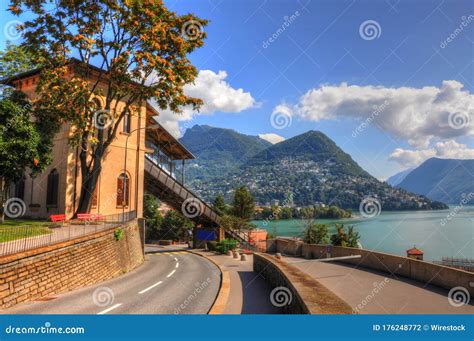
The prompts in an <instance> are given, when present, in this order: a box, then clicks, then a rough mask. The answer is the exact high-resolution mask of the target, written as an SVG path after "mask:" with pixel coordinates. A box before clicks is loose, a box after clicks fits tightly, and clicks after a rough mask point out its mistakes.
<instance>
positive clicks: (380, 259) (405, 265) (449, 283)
mask: <svg viewBox="0 0 474 341" xmlns="http://www.w3.org/2000/svg"><path fill="white" fill-rule="evenodd" d="M275 243H276V252H281V253H283V254H287V255H293V256H303V257H305V258H309V259H311V258H325V257H326V252H327V245H316V244H305V243H303V242H302V241H296V240H288V239H277V240H276V241H275ZM352 255H360V256H361V258H356V259H344V260H340V262H341V263H346V264H353V265H358V266H361V267H365V268H369V269H373V270H378V271H382V272H387V273H393V274H394V275H396V276H403V277H406V278H411V279H414V280H417V281H419V282H421V283H423V284H432V285H436V286H439V287H441V288H444V289H447V290H450V289H452V288H454V287H457V286H462V287H464V288H466V289H467V290H468V291H469V293H470V295H471V296H474V273H472V272H468V271H464V270H459V269H455V268H450V267H447V266H443V265H438V264H433V263H429V262H424V261H419V260H416V259H412V258H407V257H400V256H395V255H391V254H386V253H381V252H375V251H369V250H363V249H356V248H348V247H338V246H335V247H332V253H331V257H345V256H352Z"/></svg>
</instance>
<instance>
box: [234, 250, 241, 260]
mask: <svg viewBox="0 0 474 341" xmlns="http://www.w3.org/2000/svg"><path fill="white" fill-rule="evenodd" d="M239 256H240V255H239V253H238V252H237V251H236V252H234V258H235V259H239Z"/></svg>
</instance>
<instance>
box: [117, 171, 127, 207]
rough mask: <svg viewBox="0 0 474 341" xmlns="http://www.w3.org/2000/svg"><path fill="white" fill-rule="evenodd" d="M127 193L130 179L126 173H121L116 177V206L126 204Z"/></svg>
mask: <svg viewBox="0 0 474 341" xmlns="http://www.w3.org/2000/svg"><path fill="white" fill-rule="evenodd" d="M129 194H130V181H129V178H128V176H127V174H125V173H122V174H120V176H119V177H118V178H117V206H128V199H129V197H130V195H129Z"/></svg>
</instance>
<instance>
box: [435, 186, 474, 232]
mask: <svg viewBox="0 0 474 341" xmlns="http://www.w3.org/2000/svg"><path fill="white" fill-rule="evenodd" d="M461 198H462V199H461V201H460V202H459V204H458V205H456V206H455V207H454V208H453V209H452V210H450V211H449V213H448V215H447V216H446V217H445V218H443V219H441V222H440V223H439V224H440V225H441V226H445V225H446V224H447V223H448V222H449V221H451V220H452V219H453V218H454V217H455V216H456V215H457V214H458V213H459V212H460V211H461V210H462V209H463V207H464V206H466V205H467V204H469V203H470V202H471V201H472V200H473V199H474V192H470V193H468V194H466V193H463V194H461Z"/></svg>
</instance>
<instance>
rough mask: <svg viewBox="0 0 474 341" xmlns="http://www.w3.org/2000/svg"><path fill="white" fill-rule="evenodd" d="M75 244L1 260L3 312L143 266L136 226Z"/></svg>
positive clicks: (97, 234) (77, 240)
mask: <svg viewBox="0 0 474 341" xmlns="http://www.w3.org/2000/svg"><path fill="white" fill-rule="evenodd" d="M122 229H123V234H122V238H121V239H120V240H119V241H117V240H116V239H115V237H114V232H115V230H116V229H111V230H108V231H103V232H99V233H96V234H94V235H90V236H86V237H83V238H80V239H76V240H73V241H68V242H64V243H60V244H56V245H53V246H49V247H44V248H40V249H36V250H32V251H28V252H24V253H20V254H15V255H12V256H7V257H2V258H0V308H8V307H11V306H13V305H15V304H17V303H20V302H25V301H32V300H35V299H38V298H40V297H45V296H51V295H55V294H58V293H60V292H65V291H69V290H72V289H76V288H80V287H83V286H85V285H90V284H94V283H98V282H101V281H104V280H106V279H109V278H112V277H115V276H118V275H120V274H123V273H125V272H127V271H130V270H132V269H134V268H135V267H137V266H139V265H140V264H142V263H143V260H144V258H143V251H142V250H143V248H142V243H141V240H140V231H139V228H138V225H137V223H136V222H134V223H130V224H128V225H126V226H124V227H123V228H122Z"/></svg>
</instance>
